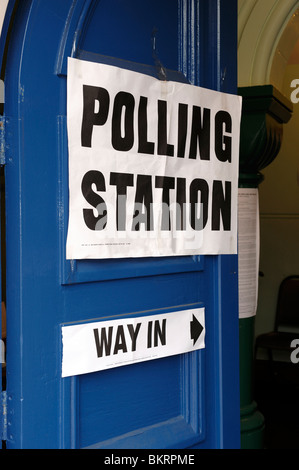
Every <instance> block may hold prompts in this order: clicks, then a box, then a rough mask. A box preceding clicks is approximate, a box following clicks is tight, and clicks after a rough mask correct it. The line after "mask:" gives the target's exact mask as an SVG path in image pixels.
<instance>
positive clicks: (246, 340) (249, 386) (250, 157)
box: [238, 85, 292, 449]
mask: <svg viewBox="0 0 299 470" xmlns="http://www.w3.org/2000/svg"><path fill="white" fill-rule="evenodd" d="M238 93H239V95H241V96H242V97H243V109H242V121H241V138H240V170H239V171H240V173H239V187H240V188H258V186H259V185H260V184H261V183H262V181H263V176H262V174H261V173H260V171H261V170H263V169H264V168H266V167H267V166H268V165H270V163H272V162H273V160H274V159H275V158H276V156H277V154H278V153H279V150H280V148H281V142H282V136H283V124H285V123H287V122H288V121H289V120H290V118H291V115H292V104H291V103H290V102H289V100H287V99H286V98H285V97H284V96H283V95H281V94H280V93H279V92H278V90H276V89H275V88H274V87H273V86H272V85H265V86H254V87H244V88H239V90H238ZM239 338H240V406H241V410H240V411H241V448H242V449H262V448H263V440H264V431H265V425H267V424H265V422H264V417H263V415H262V414H261V413H260V412H259V410H258V409H257V404H256V403H255V401H254V400H253V366H254V361H253V359H254V357H253V356H254V341H255V316H252V317H249V318H242V319H241V318H240V320H239Z"/></svg>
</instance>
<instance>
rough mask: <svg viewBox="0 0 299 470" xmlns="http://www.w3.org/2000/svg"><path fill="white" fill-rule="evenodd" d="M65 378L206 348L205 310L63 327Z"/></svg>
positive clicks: (63, 368)
mask: <svg viewBox="0 0 299 470" xmlns="http://www.w3.org/2000/svg"><path fill="white" fill-rule="evenodd" d="M62 345H63V356H62V377H68V376H73V375H79V374H86V373H89V372H96V371H100V370H106V369H111V368H114V367H121V366H126V365H129V364H134V363H136V362H143V361H151V360H154V359H159V358H162V357H167V356H173V355H177V354H182V353H187V352H192V351H196V350H198V349H202V348H204V347H205V310H204V308H196V309H188V310H182V311H177V312H171V313H165V314H159V315H150V316H143V317H132V318H122V319H117V320H107V321H100V322H93V323H86V324H80V325H71V326H63V327H62Z"/></svg>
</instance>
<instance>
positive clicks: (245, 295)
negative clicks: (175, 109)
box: [238, 188, 260, 318]
mask: <svg viewBox="0 0 299 470" xmlns="http://www.w3.org/2000/svg"><path fill="white" fill-rule="evenodd" d="M238 210H239V250H238V254H239V256H238V260H239V318H249V317H253V316H255V315H256V309H257V301H258V273H259V255H260V224H259V194H258V189H257V188H240V189H239V206H238Z"/></svg>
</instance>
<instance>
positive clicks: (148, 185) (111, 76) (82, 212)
mask: <svg viewBox="0 0 299 470" xmlns="http://www.w3.org/2000/svg"><path fill="white" fill-rule="evenodd" d="M67 87H68V91H67V125H68V142H69V196H70V199H69V226H68V237H67V249H66V257H67V259H82V258H97V259H99V258H125V257H147V256H173V255H197V254H232V253H236V252H237V191H238V162H239V133H240V117H241V98H240V97H238V96H234V95H228V94H224V93H220V92H216V91H211V90H207V89H203V88H199V87H196V86H192V85H188V84H185V83H178V82H170V81H160V80H158V79H156V78H153V77H150V76H148V75H143V74H140V73H137V72H132V71H129V70H125V69H120V68H118V67H114V66H110V65H103V64H99V63H91V62H87V61H82V60H78V59H69V61H68V80H67Z"/></svg>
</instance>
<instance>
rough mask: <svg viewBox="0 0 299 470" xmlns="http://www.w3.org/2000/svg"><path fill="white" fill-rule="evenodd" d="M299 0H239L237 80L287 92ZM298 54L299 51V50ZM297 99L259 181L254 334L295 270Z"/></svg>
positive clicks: (267, 326) (293, 69) (298, 67)
mask: <svg viewBox="0 0 299 470" xmlns="http://www.w3.org/2000/svg"><path fill="white" fill-rule="evenodd" d="M297 9H299V1H294V0H239V49H238V56H239V86H254V85H265V84H269V83H270V84H272V85H274V86H275V87H276V88H277V89H279V91H281V92H282V93H283V94H284V95H285V96H286V97H288V98H290V95H291V92H292V91H293V89H292V88H291V87H290V83H291V81H292V80H293V79H295V78H298V79H299V60H298V61H297V64H296V63H292V64H290V63H289V62H290V59H291V56H292V52H293V48H294V46H295V43H296V42H297V41H298V38H299V13H298V12H299V10H298V11H297ZM298 58H299V55H298ZM298 167H299V103H298V104H297V105H296V104H294V114H293V117H292V119H291V120H290V122H289V123H288V124H287V125H285V126H284V137H283V144H282V148H281V150H280V152H279V155H278V156H277V158H276V159H275V161H274V162H273V163H272V164H271V165H270V166H269V167H267V168H266V169H265V170H263V171H262V173H263V174H264V176H265V180H264V182H263V183H262V184H261V185H260V187H259V195H260V226H261V249H260V271H262V272H263V274H264V277H260V279H259V297H258V308H257V316H256V322H255V325H256V335H258V334H260V333H263V332H267V331H269V330H271V329H272V328H273V327H274V319H275V310H276V300H277V292H278V288H279V284H280V282H281V280H282V279H283V278H284V277H286V276H288V275H290V274H294V273H299V186H298V182H297V181H298V180H297V175H298Z"/></svg>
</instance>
